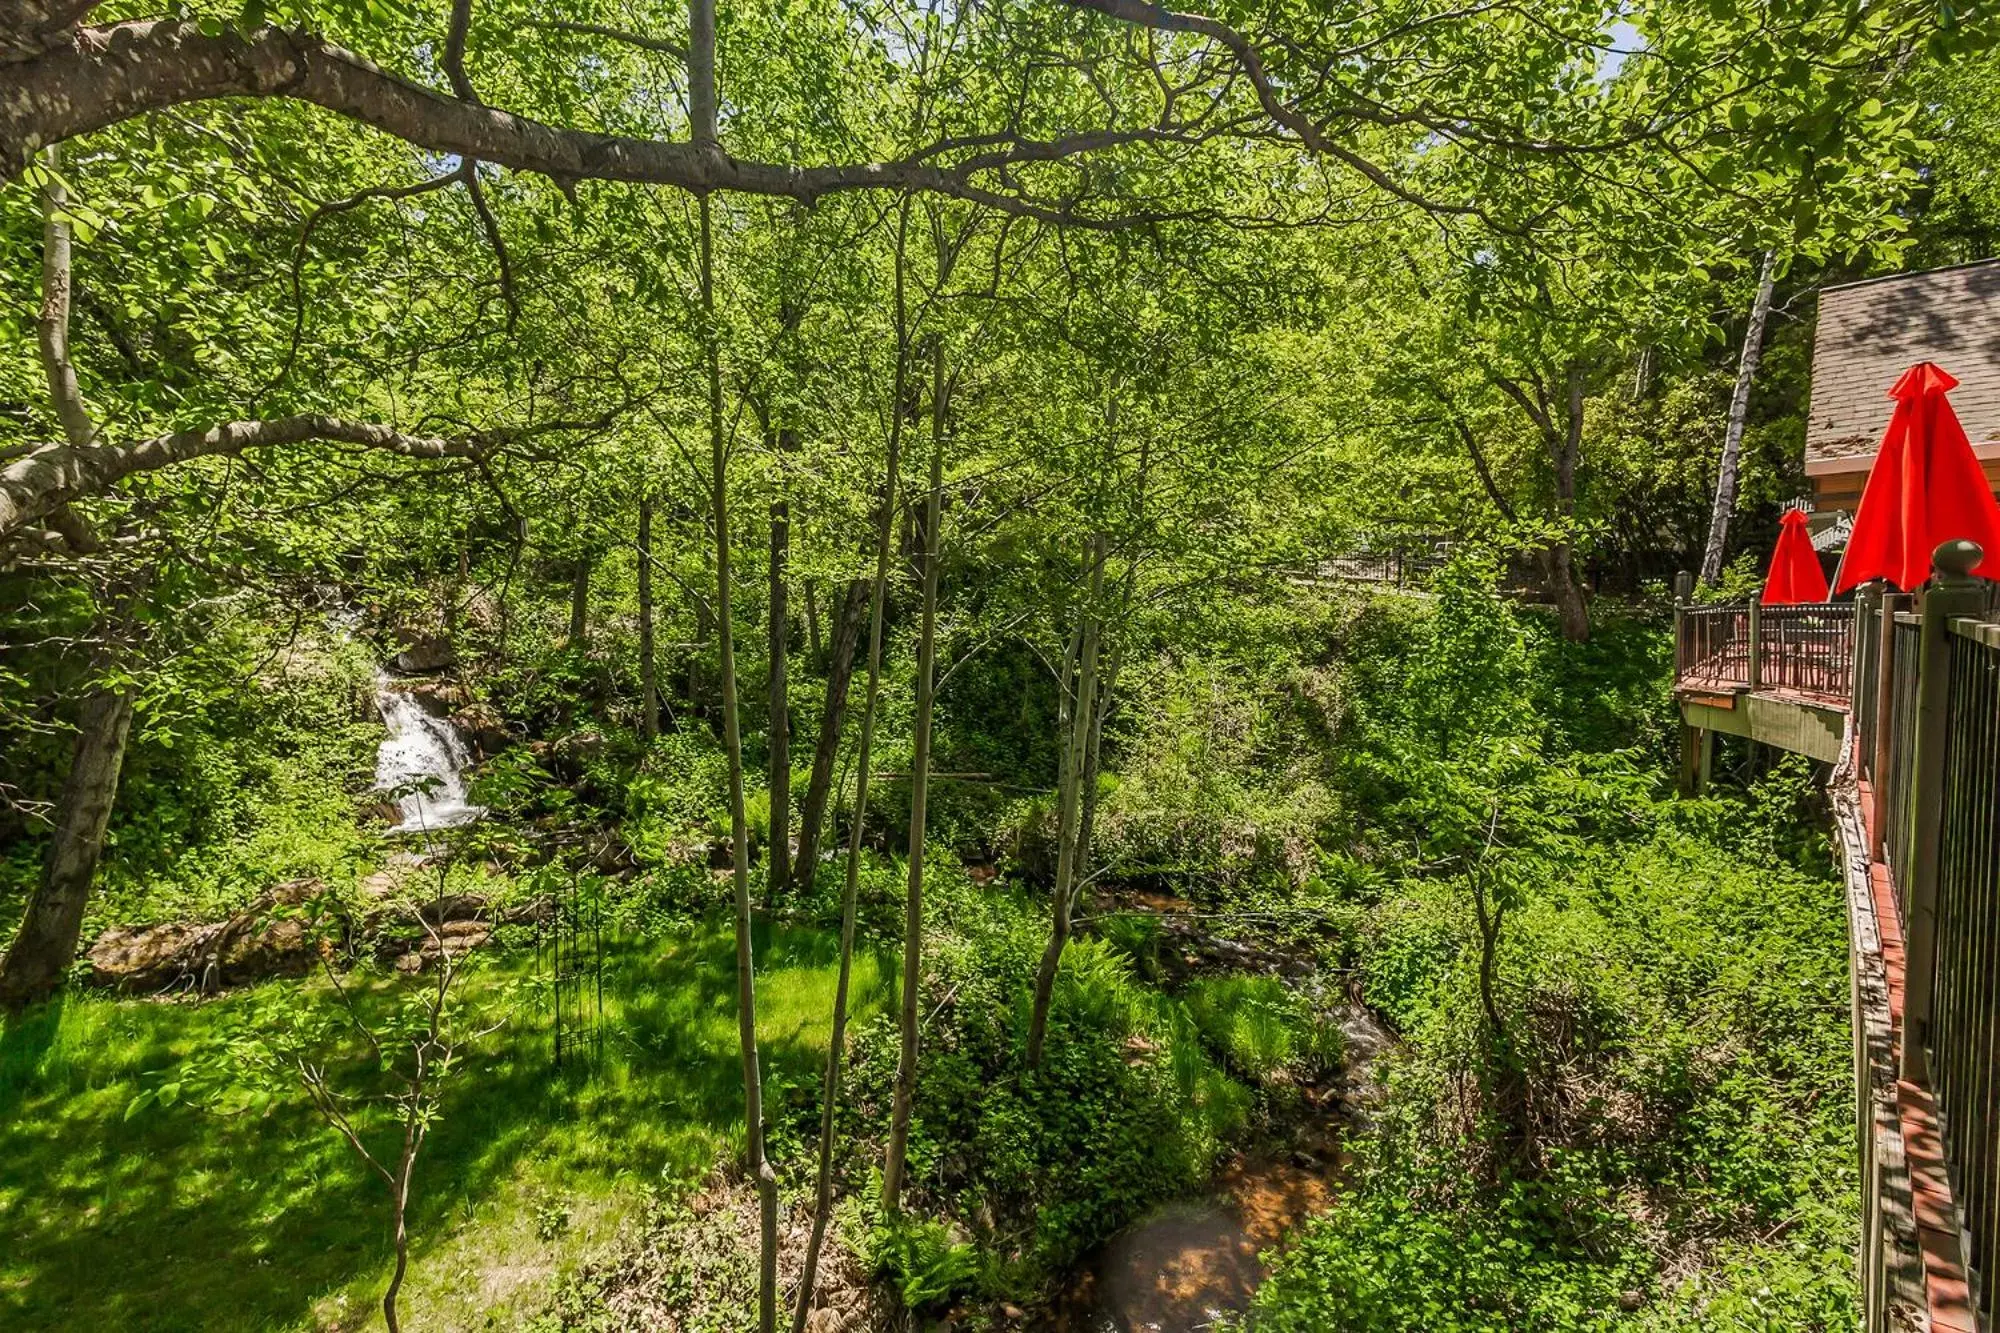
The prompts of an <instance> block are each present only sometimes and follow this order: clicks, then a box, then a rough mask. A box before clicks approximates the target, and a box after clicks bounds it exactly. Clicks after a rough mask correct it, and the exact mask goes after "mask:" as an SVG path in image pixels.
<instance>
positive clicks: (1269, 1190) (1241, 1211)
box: [1047, 895, 1396, 1333]
mask: <svg viewBox="0 0 2000 1333" xmlns="http://www.w3.org/2000/svg"><path fill="white" fill-rule="evenodd" d="M1127 903H1128V905H1132V906H1140V907H1143V908H1144V909H1145V910H1150V911H1155V912H1158V913H1159V915H1160V920H1161V925H1162V926H1163V928H1164V933H1165V937H1166V938H1167V939H1169V940H1171V941H1172V942H1173V945H1174V947H1175V949H1176V951H1179V952H1181V954H1182V957H1183V958H1185V959H1187V960H1189V961H1190V962H1192V963H1193V964H1194V966H1195V968H1196V969H1198V970H1199V969H1218V970H1219V969H1227V970H1253V971H1269V972H1274V973H1277V974H1278V975H1281V976H1284V977H1286V979H1287V981H1288V983H1289V984H1296V982H1297V980H1298V979H1299V978H1298V975H1297V974H1298V972H1299V971H1300V969H1299V967H1298V966H1297V964H1296V962H1295V961H1293V960H1288V959H1286V958H1284V957H1282V956H1281V955H1278V954H1272V953H1267V952H1265V951H1263V950H1260V949H1257V948H1255V947H1254V946H1250V947H1246V946H1244V945H1241V944H1238V943H1236V942H1234V941H1230V940H1226V939H1223V938H1221V937H1218V936H1215V935H1211V934H1209V933H1208V932H1206V931H1204V930H1202V929H1201V927H1200V926H1199V925H1198V924H1197V918H1195V917H1194V916H1193V914H1192V913H1188V912H1186V908H1187V904H1186V903H1184V902H1181V901H1180V900H1178V899H1169V898H1164V897H1155V896H1152V895H1133V896H1130V897H1128V898H1127ZM1315 989H1317V988H1315ZM1315 1000H1316V1002H1317V1003H1318V1004H1320V1005H1321V1007H1322V1012H1324V1013H1326V1014H1327V1015H1328V1016H1329V1017H1331V1018H1332V1019H1333V1020H1334V1021H1335V1022H1337V1023H1338V1025H1339V1027H1340V1030H1341V1035H1342V1038H1343V1041H1342V1051H1343V1056H1342V1061H1341V1069H1340V1072H1339V1074H1338V1075H1337V1076H1336V1077H1334V1078H1332V1079H1330V1080H1328V1081H1326V1082H1325V1083H1324V1084H1321V1085H1319V1086H1307V1087H1302V1088H1301V1089H1300V1094H1301V1095H1300V1098H1299V1106H1300V1110H1299V1112H1298V1113H1297V1114H1296V1115H1294V1116H1293V1117H1292V1118H1291V1119H1290V1120H1289V1121H1288V1123H1286V1124H1283V1125H1280V1126H1276V1127H1274V1130H1273V1132H1272V1133H1270V1134H1268V1135H1266V1136H1265V1138H1264V1141H1262V1142H1260V1143H1258V1144H1256V1145H1255V1146H1252V1147H1249V1148H1245V1149H1243V1150H1241V1151H1239V1152H1237V1153H1236V1154H1235V1155H1233V1156H1232V1157H1231V1158H1230V1159H1229V1160H1228V1161H1227V1162H1226V1163H1225V1164H1224V1165H1223V1167H1222V1169H1221V1170H1220V1171H1218V1172H1217V1173H1216V1175H1215V1177H1214V1178H1213V1179H1212V1180H1211V1181H1210V1182H1209V1188H1208V1190H1207V1192H1206V1193H1204V1194H1202V1195H1200V1196H1196V1197H1191V1198H1186V1199H1179V1200H1176V1201H1174V1202H1172V1203H1169V1204H1167V1205H1165V1206H1164V1207H1162V1208H1159V1209H1157V1210H1155V1211H1154V1212H1153V1213H1152V1214H1151V1215H1150V1216H1148V1217H1146V1218H1143V1219H1141V1220H1140V1221H1138V1222H1136V1223H1134V1224H1133V1225H1132V1226H1129V1227H1127V1228H1126V1229H1125V1230H1124V1231H1121V1232H1120V1233H1118V1235H1116V1236H1114V1237H1113V1238H1112V1239H1111V1240H1110V1242H1109V1243H1107V1244H1106V1245H1105V1246H1104V1248H1103V1249H1101V1250H1099V1251H1098V1253H1097V1255H1096V1257H1095V1258H1094V1259H1093V1260H1092V1261H1090V1262H1089V1263H1088V1265H1087V1266H1086V1267H1085V1268H1084V1269H1083V1271H1082V1272H1081V1273H1079V1274H1078V1275H1077V1277H1076V1278H1075V1279H1074V1280H1073V1281H1072V1282H1071V1284H1070V1286H1069V1287H1068V1289H1067V1290H1066V1291H1065V1292H1064V1294H1063V1296H1062V1297H1061V1298H1060V1299H1059V1300H1058V1301H1057V1303H1056V1306H1055V1309H1054V1310H1053V1311H1052V1315H1051V1318H1050V1320H1049V1321H1048V1324H1047V1327H1048V1328H1049V1329H1050V1330H1053V1331H1054V1333H1197V1330H1204V1329H1207V1328H1210V1327H1211V1326H1213V1325H1214V1324H1215V1323H1216V1321H1217V1320H1218V1319H1221V1318H1223V1317H1225V1316H1229V1315H1240V1314H1242V1313H1243V1312H1244V1311H1246V1310H1248V1309H1249V1308H1250V1303H1251V1300H1252V1298H1253V1297H1254V1296H1255V1295H1256V1292H1257V1288H1258V1286H1259V1285H1260V1284H1261V1283H1262V1282H1263V1280H1264V1279H1265V1278H1266V1277H1268V1276H1269V1273H1270V1270H1269V1268H1268V1267H1267V1266H1266V1264H1265V1262H1264V1258H1263V1256H1264V1255H1265V1254H1266V1253H1267V1252H1269V1251H1272V1250H1274V1249H1276V1248H1278V1247H1280V1246H1282V1245H1283V1244H1284V1243H1285V1241H1286V1240H1287V1239H1288V1238H1289V1237H1290V1236H1291V1235H1292V1233H1293V1232H1294V1231H1296V1230H1297V1229H1298V1228H1299V1227H1300V1226H1302V1225H1303V1224H1304V1223H1305V1222H1306V1221H1307V1220H1308V1219H1309V1218H1311V1217H1312V1216H1313V1215H1314V1214H1316V1213H1320V1212H1323V1211H1325V1210H1326V1208H1328V1207H1329V1206H1330V1205H1331V1204H1332V1202H1333V1196H1334V1190H1335V1188H1336V1187H1337V1185H1338V1183H1339V1179H1340V1177H1341V1175H1342V1173H1343V1172H1344V1171H1345V1169H1346V1167H1347V1164H1348V1163H1349V1161H1350V1160H1351V1157H1350V1156H1349V1153H1348V1149H1347V1146H1346V1144H1347V1141H1348V1140H1349V1139H1350V1138H1351V1137H1352V1136H1354V1135H1356V1134H1362V1133H1366V1132H1367V1130H1368V1117H1369V1111H1370V1109H1371V1108H1372V1107H1373V1106H1375V1105H1376V1104H1377V1101H1378V1098H1379V1093H1380V1084H1379V1080H1378V1076H1377V1075H1376V1073H1375V1072H1374V1064H1375V1061H1376V1060H1377V1058H1378V1057H1379V1056H1380V1055H1381V1054H1382V1052H1384V1051H1385V1050H1387V1049H1388V1048H1389V1047H1391V1046H1393V1045H1394V1044H1395V1040H1396V1038H1395V1035H1394V1034H1393V1033H1392V1032H1390V1031H1389V1029H1388V1028H1387V1027H1386V1026H1384V1025H1383V1023H1382V1021H1381V1020H1380V1019H1378V1018H1376V1017H1375V1016H1374V1015H1373V1014H1372V1013H1370V1012H1369V1011H1368V1010H1367V1009H1366V1008H1365V1007H1363V1006H1362V1005H1360V1004H1358V1003H1355V1002H1354V1001H1352V1000H1350V999H1346V998H1334V997H1332V996H1329V995H1324V994H1320V995H1316V996H1315Z"/></svg>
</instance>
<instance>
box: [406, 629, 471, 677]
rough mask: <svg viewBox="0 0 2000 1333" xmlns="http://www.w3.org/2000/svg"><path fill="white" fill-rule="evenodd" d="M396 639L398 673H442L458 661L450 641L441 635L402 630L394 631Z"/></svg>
mask: <svg viewBox="0 0 2000 1333" xmlns="http://www.w3.org/2000/svg"><path fill="white" fill-rule="evenodd" d="M396 639H397V642H398V643H399V644H400V645H401V647H400V648H399V649H398V650H397V652H396V670H398V671H408V672H419V671H442V670H444V669H445V668H446V667H448V666H450V665H452V663H454V662H456V661H457V660H458V654H457V653H456V652H454V651H453V649H452V646H451V640H450V639H447V638H446V637H444V635H442V634H430V633H427V632H425V631H423V630H418V629H410V628H404V629H400V630H397V631H396Z"/></svg>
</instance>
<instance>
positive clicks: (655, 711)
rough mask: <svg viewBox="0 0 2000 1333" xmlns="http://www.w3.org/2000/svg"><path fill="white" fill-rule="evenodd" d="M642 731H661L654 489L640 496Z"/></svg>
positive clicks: (647, 733)
mask: <svg viewBox="0 0 2000 1333" xmlns="http://www.w3.org/2000/svg"><path fill="white" fill-rule="evenodd" d="M638 549H639V734H640V735H641V736H644V737H645V738H646V739H647V740H649V741H650V740H652V739H653V738H654V737H656V736H658V735H659V734H660V682H659V674H658V672H659V668H658V664H657V663H656V662H655V660H654V655H653V653H654V645H653V493H652V492H651V491H647V492H645V493H644V494H642V495H640V497H639V541H638Z"/></svg>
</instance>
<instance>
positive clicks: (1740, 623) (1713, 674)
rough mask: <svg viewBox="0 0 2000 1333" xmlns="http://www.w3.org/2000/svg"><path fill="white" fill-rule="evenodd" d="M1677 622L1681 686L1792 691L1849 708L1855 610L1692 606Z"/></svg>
mask: <svg viewBox="0 0 2000 1333" xmlns="http://www.w3.org/2000/svg"><path fill="white" fill-rule="evenodd" d="M1677 620H1678V628H1677V629H1676V632H1675V643H1674V675H1675V679H1676V683H1678V684H1681V685H1685V686H1689V687H1695V688H1699V687H1704V686H1706V687H1711V688H1714V689H1718V690H1735V689H1751V690H1789V691H1791V692H1793V693H1795V694H1811V695H1816V696H1819V697H1822V698H1826V699H1833V700H1838V701H1840V702H1842V703H1845V702H1846V701H1847V699H1848V697H1849V696H1850V695H1851V694H1852V693H1853V690H1854V610H1853V608H1852V607H1849V606H1839V605H1829V604H1825V603H1817V604H1812V605H1804V606H1757V605H1755V604H1751V605H1749V606H1742V605H1727V606H1689V607H1684V608H1683V609H1682V610H1681V613H1680V615H1679V617H1678V618H1677Z"/></svg>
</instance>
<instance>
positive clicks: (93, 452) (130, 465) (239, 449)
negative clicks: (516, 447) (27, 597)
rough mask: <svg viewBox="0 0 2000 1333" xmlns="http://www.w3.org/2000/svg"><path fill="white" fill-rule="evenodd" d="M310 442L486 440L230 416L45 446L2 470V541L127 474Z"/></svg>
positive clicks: (401, 447) (444, 451) (474, 451)
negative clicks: (128, 437) (195, 425)
mask: <svg viewBox="0 0 2000 1333" xmlns="http://www.w3.org/2000/svg"><path fill="white" fill-rule="evenodd" d="M309 441H322V442H327V443H338V444H354V445H360V446H362V447H364V448H369V449H381V450H385V451H387V452H389V453H394V454H401V455H402V456H403V457H405V458H469V459H475V460H477V459H481V458H483V457H484V456H485V453H486V449H487V448H488V447H490V446H489V444H488V443H483V442H480V441H477V440H472V439H457V440H454V439H443V438H439V437H434V436H421V435H406V434H404V433H402V432H401V431H397V430H393V429H391V428H390V427H388V426H382V425H377V424H375V423H373V422H362V421H347V420H343V419H341V418H338V417H327V416H296V417H279V418H276V419H273V420H269V421H230V422H224V423H223V424H221V425H217V426H211V427H209V428H208V429H206V430H190V431H180V432H177V433H175V434H172V435H161V436H156V437H155V438H153V439H150V440H141V441H139V442H137V443H135V444H130V445H124V446H120V447H118V448H115V449H114V448H108V447H97V448H83V449H79V448H77V447H76V446H74V445H60V444H52V445H46V446H44V447H42V448H40V449H37V450H35V451H34V452H33V453H31V454H29V455H27V456H26V457H25V458H19V459H16V460H15V461H13V462H11V463H9V464H7V465H6V466H5V467H0V542H4V541H5V540H7V539H8V538H9V537H11V536H12V535H13V534H14V533H15V532H17V531H19V530H20V529H21V528H22V527H23V526H24V525H26V524H28V523H30V522H33V521H34V520H36V519H39V518H42V517H44V516H46V515H49V514H51V513H54V512H55V511H56V510H57V509H58V508H59V507H60V506H62V505H65V504H68V503H69V502H70V501H72V500H77V499H82V498H84V497H86V496H90V495H97V494H101V493H102V492H104V491H106V490H109V489H110V488H111V487H113V486H115V485H117V484H118V483H119V482H120V481H122V480H124V479H125V478H126V477H129V476H132V475H134V474H135V473H140V472H152V471H157V470H158V469H160V468H163V467H171V466H172V465H174V464H176V463H184V462H187V461H189V460H191V459H196V458H214V457H225V456H233V455H236V454H240V453H243V452H245V451H247V450H251V449H268V448H273V447H275V446H279V445H287V444H304V443H307V442H309Z"/></svg>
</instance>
